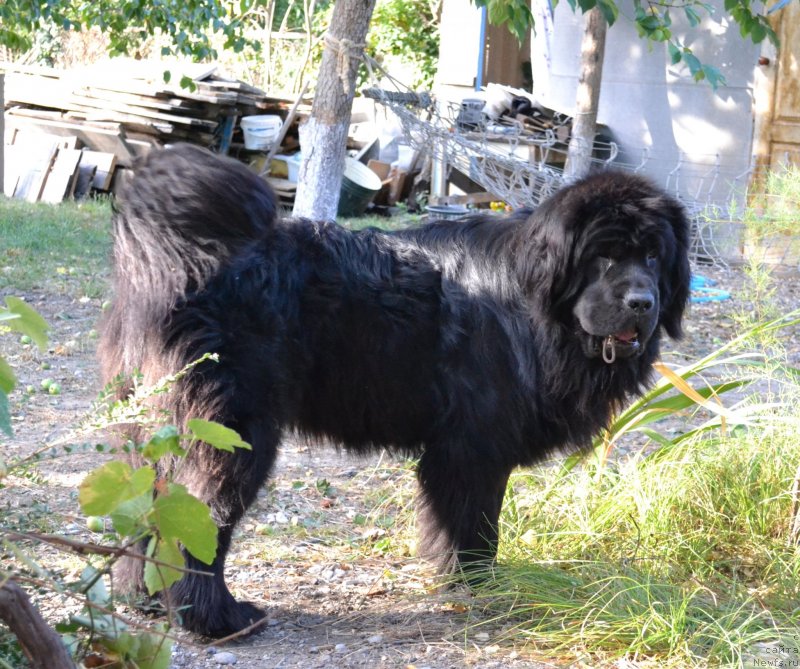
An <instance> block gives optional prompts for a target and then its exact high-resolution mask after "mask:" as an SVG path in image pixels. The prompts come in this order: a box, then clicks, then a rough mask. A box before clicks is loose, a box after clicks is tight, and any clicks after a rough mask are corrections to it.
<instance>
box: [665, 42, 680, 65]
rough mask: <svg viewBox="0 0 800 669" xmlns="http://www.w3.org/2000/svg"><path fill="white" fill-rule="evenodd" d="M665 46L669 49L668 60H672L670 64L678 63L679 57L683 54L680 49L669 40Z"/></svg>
mask: <svg viewBox="0 0 800 669" xmlns="http://www.w3.org/2000/svg"><path fill="white" fill-rule="evenodd" d="M667 48H668V49H669V57H670V60H671V61H672V64H673V65H677V64H678V63H680V62H681V57H682V55H683V54H682V52H681V50H680V48H679V47H677V46H676V45H675V44H673V43H672V42H670V43H669V44H668V45H667Z"/></svg>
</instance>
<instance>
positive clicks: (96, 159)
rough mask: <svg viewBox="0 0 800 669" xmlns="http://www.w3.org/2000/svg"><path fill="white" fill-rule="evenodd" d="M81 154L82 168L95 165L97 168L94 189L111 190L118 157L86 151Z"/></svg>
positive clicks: (93, 183) (93, 181) (111, 154)
mask: <svg viewBox="0 0 800 669" xmlns="http://www.w3.org/2000/svg"><path fill="white" fill-rule="evenodd" d="M81 153H82V154H83V155H82V156H81V159H80V163H81V166H86V165H94V167H95V172H94V177H93V178H92V188H96V189H97V190H110V189H111V179H112V177H113V176H114V167H116V164H117V158H116V156H115V155H114V154H113V153H100V152H99V151H88V150H85V149H84V150H83V151H82V152H81Z"/></svg>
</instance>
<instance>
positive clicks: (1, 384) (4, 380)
mask: <svg viewBox="0 0 800 669" xmlns="http://www.w3.org/2000/svg"><path fill="white" fill-rule="evenodd" d="M16 385H17V377H16V376H15V374H14V370H13V369H11V365H9V364H8V362H6V360H5V358H2V357H0V391H2V392H4V393H5V394H6V395H8V393H10V392H11V391H12V390H14V387H15V386H16Z"/></svg>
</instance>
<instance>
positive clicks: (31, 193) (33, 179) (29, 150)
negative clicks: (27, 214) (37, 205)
mask: <svg viewBox="0 0 800 669" xmlns="http://www.w3.org/2000/svg"><path fill="white" fill-rule="evenodd" d="M14 146H19V147H24V149H23V151H24V155H19V154H18V156H17V158H18V159H19V160H20V161H21V164H22V168H21V169H20V172H19V175H20V176H19V181H18V182H17V187H16V189H15V190H14V197H15V198H17V199H20V200H26V201H27V202H36V201H37V200H38V199H39V197H40V196H41V194H42V189H43V188H44V182H45V180H46V179H47V175H48V174H49V173H50V167H51V165H52V164H53V159H54V158H55V155H56V152H57V151H58V143H57V142H51V143H49V144H48V143H47V142H41V143H39V144H38V145H37V144H36V143H34V142H26V143H24V144H15V145H14Z"/></svg>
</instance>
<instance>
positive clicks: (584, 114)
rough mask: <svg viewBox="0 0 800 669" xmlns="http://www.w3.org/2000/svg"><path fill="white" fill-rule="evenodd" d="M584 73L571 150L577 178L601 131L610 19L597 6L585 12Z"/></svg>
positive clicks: (572, 175)
mask: <svg viewBox="0 0 800 669" xmlns="http://www.w3.org/2000/svg"><path fill="white" fill-rule="evenodd" d="M583 21H584V30H583V41H582V42H581V76H580V79H579V80H578V95H577V98H576V101H575V120H574V121H573V124H572V137H571V138H570V143H569V150H568V152H567V165H566V170H565V171H566V175H567V177H568V178H569V179H577V178H580V177H582V176H584V175H586V174H587V173H588V172H589V168H590V167H591V159H592V149H593V147H594V136H595V134H596V132H597V106H598V102H599V100H600V83H601V81H602V79H603V56H604V55H605V51H606V28H607V24H606V20H605V18H603V14H602V13H601V12H600V8H599V7H597V6H595V7H593V8H592V9H590V10H589V11H588V12H586V13H585V14H584V15H583Z"/></svg>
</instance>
